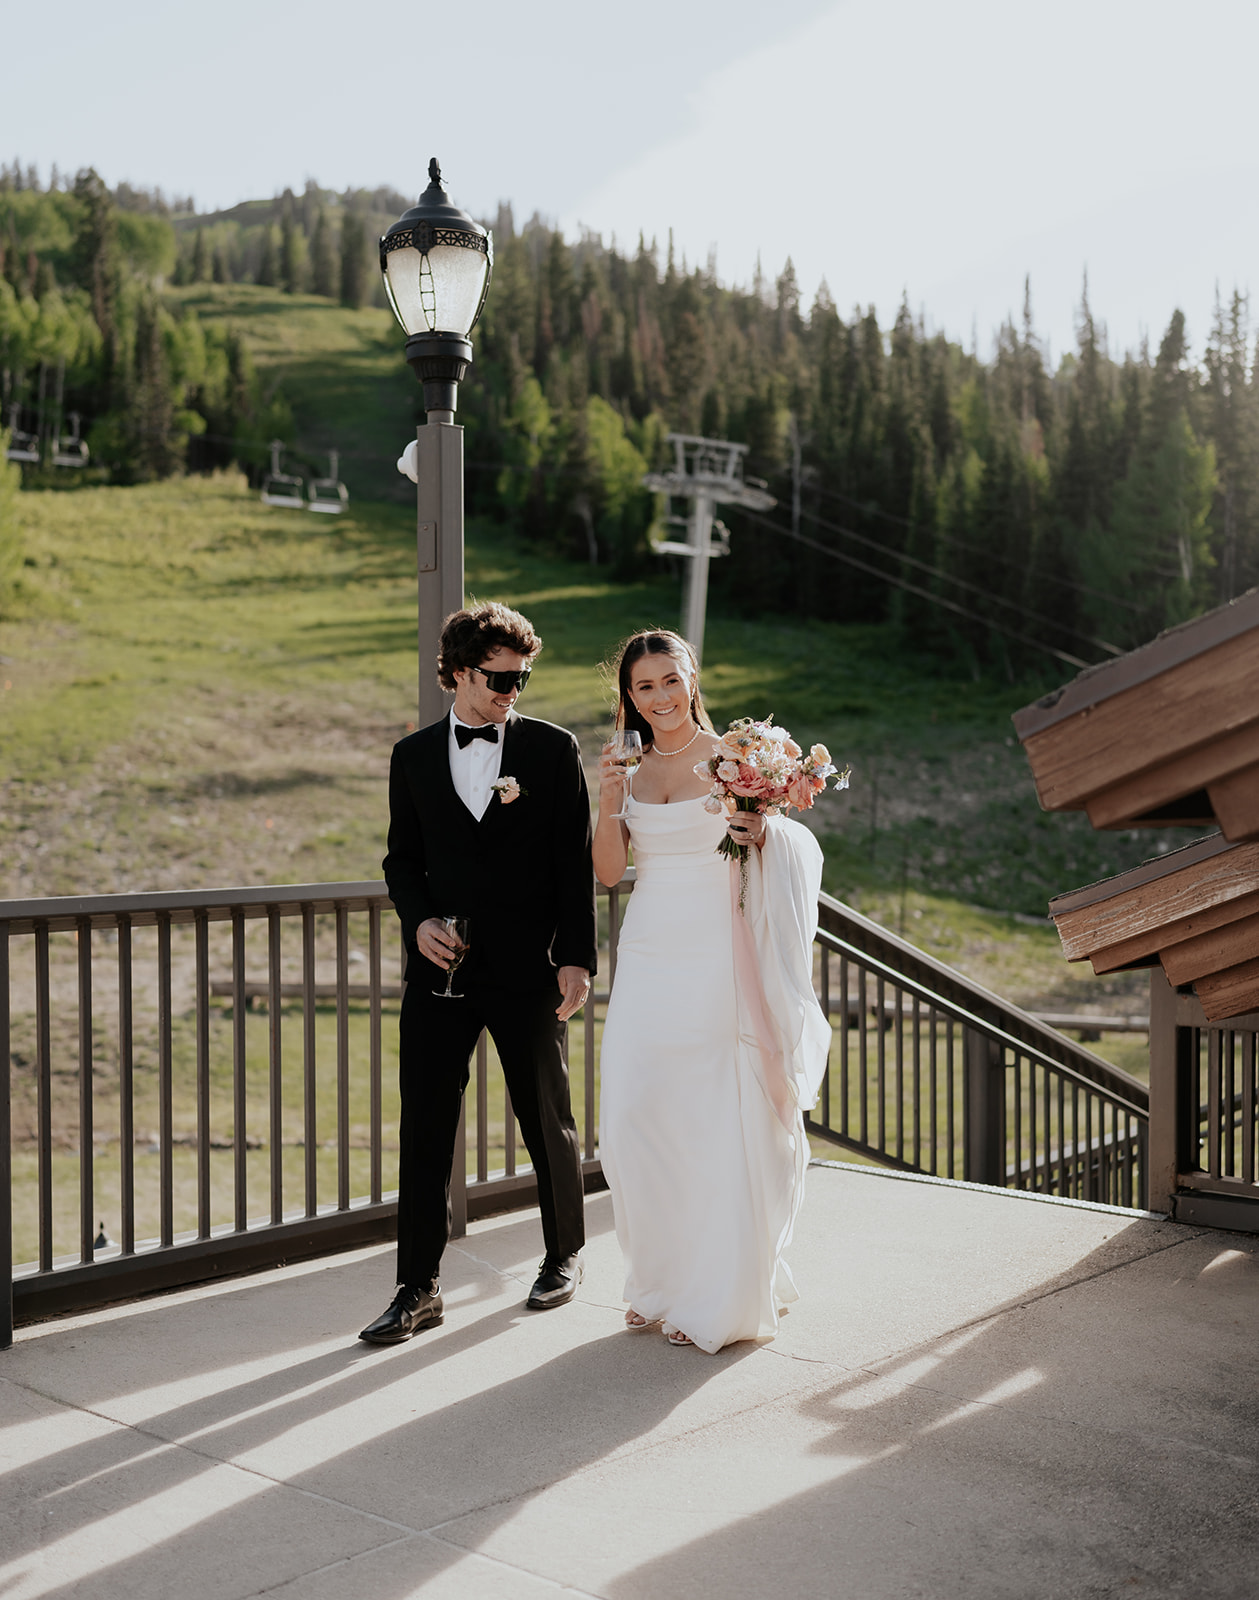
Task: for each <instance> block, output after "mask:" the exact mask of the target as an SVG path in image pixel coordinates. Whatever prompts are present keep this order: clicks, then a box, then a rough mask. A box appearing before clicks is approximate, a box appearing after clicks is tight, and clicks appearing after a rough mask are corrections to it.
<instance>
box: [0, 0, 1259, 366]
mask: <svg viewBox="0 0 1259 1600" xmlns="http://www.w3.org/2000/svg"><path fill="white" fill-rule="evenodd" d="M33 15H38V13H32V12H31V10H30V7H29V5H26V4H23V5H20V6H19V5H17V4H15V3H14V0H0V23H2V24H3V29H4V31H3V37H4V38H5V40H6V44H7V49H6V52H5V53H6V56H7V58H8V59H7V63H6V71H5V74H4V87H3V93H2V94H0V157H2V158H3V159H10V160H11V159H12V158H13V157H14V156H20V157H21V159H22V161H23V162H24V163H27V162H32V161H33V162H35V163H37V164H38V166H39V167H40V169H41V173H42V175H43V177H44V179H45V180H46V179H47V174H48V168H49V166H50V164H51V163H52V162H54V161H55V162H56V163H57V164H58V166H59V167H60V168H61V169H62V170H63V171H66V170H71V171H72V170H74V169H75V168H76V167H79V166H82V165H87V164H91V165H94V166H95V167H96V168H97V170H98V171H100V172H101V174H102V175H103V176H104V177H105V178H106V179H107V180H108V181H109V182H110V183H111V184H113V183H117V182H119V181H121V180H124V179H125V180H128V181H130V182H131V183H134V184H136V185H141V186H152V185H155V184H157V185H161V187H162V188H164V189H166V190H167V191H168V192H175V191H177V192H179V193H188V192H191V193H192V194H193V195H195V197H196V199H197V203H198V206H199V207H200V208H201V209H203V210H206V209H211V208H214V207H218V206H227V205H232V204H234V203H235V202H236V201H238V200H242V199H247V198H252V197H256V196H265V195H270V194H272V193H275V192H276V191H278V190H281V189H283V188H284V187H285V186H286V185H291V186H292V187H293V188H295V189H300V188H301V186H302V185H303V183H304V182H305V180H306V178H307V177H313V178H315V179H317V180H318V181H319V182H320V183H321V184H323V185H325V186H328V187H332V188H337V189H341V188H344V187H346V186H347V185H360V184H361V185H375V184H378V183H388V184H391V185H393V186H394V187H395V188H397V189H399V190H401V191H402V192H404V193H407V194H411V195H414V194H417V193H418V192H419V190H420V189H421V188H422V187H423V185H424V182H425V181H426V180H425V177H424V172H425V168H426V166H427V162H428V158H429V156H430V155H434V154H436V155H438V156H439V157H440V159H441V161H442V166H443V170H444V172H445V174H446V176H447V179H448V182H449V185H450V188H451V191H452V194H453V196H454V198H455V199H456V201H457V202H458V203H459V204H461V205H463V206H465V207H466V208H467V209H468V210H470V211H472V212H474V213H475V214H477V215H481V216H490V217H492V215H493V213H494V211H495V209H496V206H497V203H498V202H499V200H510V201H511V202H512V204H513V206H514V208H515V213H516V217H517V219H518V220H523V219H524V218H526V217H528V216H529V215H530V213H531V212H533V211H535V210H536V211H540V212H541V213H542V214H543V215H544V216H546V217H547V218H549V219H551V220H555V221H558V222H560V223H561V224H562V225H563V227H564V228H565V230H566V231H567V232H568V233H569V234H570V236H572V235H575V234H576V232H577V231H578V230H579V229H580V228H581V227H587V228H591V229H593V230H595V231H597V232H600V233H602V234H603V235H604V237H605V238H608V237H610V236H611V235H612V234H615V235H616V237H617V239H618V241H619V242H620V243H621V244H623V245H625V246H627V247H632V245H633V244H634V243H635V241H636V240H637V236H638V232H639V230H640V229H642V230H644V231H645V232H646V233H647V234H648V236H651V235H652V234H655V235H657V236H658V238H659V239H660V241H661V244H662V246H663V243H664V240H665V238H666V236H667V233H668V230H669V229H670V228H672V229H673V233H674V238H675V242H676V246H677V249H678V251H679V253H682V252H683V251H684V252H685V253H686V255H687V257H688V258H689V260H690V261H692V262H694V261H697V260H698V261H702V260H705V259H706V258H707V257H708V255H709V252H710V251H712V250H715V252H716V259H717V270H718V275H719V276H720V278H721V279H722V281H723V282H726V283H748V282H750V280H751V277H752V273H753V270H754V266H755V262H756V259H757V255H758V253H759V255H760V257H761V260H762V262H763V265H764V270H765V273H766V276H767V277H769V278H771V279H772V278H773V277H774V276H775V275H776V274H777V273H778V271H779V270H780V269H781V266H782V263H783V260H784V258H785V257H786V256H787V255H788V254H790V255H791V256H792V258H793V260H794V262H795V265H796V269H797V272H798V275H799V278H800V281H801V285H802V288H803V291H804V299H805V302H806V305H807V303H808V302H809V300H811V298H812V295H813V293H814V291H815V289H816V286H817V284H818V281H819V279H821V278H822V277H825V278H826V280H827V282H828V283H829V286H830V289H831V292H832V295H833V296H834V299H835V301H836V302H837V304H838V305H839V307H840V309H841V311H842V312H845V313H847V312H848V310H849V309H850V308H851V307H852V306H853V305H854V304H861V305H862V306H864V305H867V304H870V303H873V304H874V305H875V306H876V307H877V309H878V312H879V316H880V320H881V321H882V322H883V323H884V324H885V325H886V324H887V323H888V322H889V321H890V320H891V318H892V316H893V315H894V313H895V310H896V306H897V304H898V302H899V300H900V298H901V295H902V293H903V292H907V293H908V295H909V299H910V304H911V305H912V306H913V307H914V309H915V311H917V310H918V309H920V308H921V309H922V310H924V311H925V313H926V315H927V318H928V322H929V324H930V325H932V326H934V327H942V328H944V329H945V330H946V331H947V332H948V333H949V334H950V335H952V336H954V337H957V338H960V339H962V340H964V341H965V342H966V343H967V344H969V343H970V341H971V338H972V330H973V331H974V334H975V335H976V336H977V338H978V344H979V349H980V351H981V353H987V351H988V350H989V349H990V347H991V340H992V334H993V332H994V330H995V328H996V327H997V326H998V324H999V323H1000V322H1001V320H1002V319H1003V318H1004V317H1005V316H1006V315H1007V314H1009V313H1016V314H1017V312H1018V311H1019V309H1020V308H1021V305H1022V297H1023V278H1024V274H1025V273H1028V272H1030V274H1031V278H1032V296H1033V306H1034V311H1035V318H1036V323H1037V326H1038V328H1039V329H1040V331H1041V332H1042V334H1045V335H1047V336H1048V337H1049V339H1050V342H1051V347H1052V350H1053V353H1054V356H1055V357H1056V356H1057V355H1058V354H1059V353H1060V352H1061V351H1062V350H1063V348H1064V347H1066V346H1067V345H1069V344H1070V343H1071V342H1072V339H1073V333H1072V329H1073V314H1074V308H1075V306H1076V305H1077V304H1078V301H1079V295H1080V285H1081V281H1082V278H1083V274H1084V272H1085V270H1086V269H1087V271H1088V275H1089V283H1090V297H1091V300H1092V304H1093V308H1094V313H1095V315H1096V316H1097V317H1098V318H1099V319H1101V320H1103V321H1104V322H1105V323H1106V324H1107V325H1108V327H1109V330H1110V336H1111V342H1112V346H1114V347H1116V348H1119V349H1122V348H1125V347H1130V346H1134V345H1135V344H1136V343H1137V342H1138V341H1139V340H1140V338H1141V337H1142V335H1143V334H1146V333H1148V335H1149V337H1150V339H1151V342H1152V343H1157V340H1158V338H1159V336H1160V334H1161V333H1162V330H1163V328H1164V327H1165V326H1166V323H1167V320H1168V318H1169V316H1170V314H1171V312H1172V310H1173V309H1174V308H1175V307H1176V306H1180V307H1181V308H1182V309H1183V310H1184V311H1185V313H1186V315H1187V317H1188V320H1189V331H1190V336H1191V338H1192V340H1193V343H1194V348H1195V353H1200V351H1201V346H1202V342H1203V340H1204V338H1205V336H1206V333H1207V331H1208V327H1209V321H1210V314H1211V307H1212V302H1213V299H1214V293H1215V288H1216V285H1217V283H1218V284H1219V286H1220V289H1221V291H1222V293H1223V294H1225V295H1226V296H1227V295H1228V294H1229V293H1230V292H1231V290H1232V288H1233V287H1234V285H1237V286H1239V287H1241V288H1242V289H1243V290H1248V289H1249V287H1250V285H1251V282H1252V278H1254V277H1256V274H1255V271H1254V264H1255V263H1256V262H1257V261H1259V205H1256V194H1257V192H1259V183H1257V182H1256V179H1257V178H1259V154H1257V153H1256V151H1255V149H1254V134H1253V128H1254V123H1255V113H1254V111H1253V109H1252V97H1253V88H1252V82H1253V79H1254V77H1255V73H1256V70H1257V69H1259V6H1256V5H1255V4H1254V3H1253V0H1196V3H1195V4H1194V5H1192V6H1188V5H1185V4H1184V3H1183V0H1181V3H1172V0H1055V3H1054V4H1053V5H1046V4H1045V3H1044V0H1036V3H1035V4H1032V3H1028V0H953V4H951V5H941V4H940V0H780V3H779V4H778V5H777V6H774V7H771V6H768V5H766V4H764V3H763V0H762V3H759V4H753V3H752V0H720V3H710V0H634V3H633V4H626V5H621V6H612V5H606V4H600V3H598V0H535V3H534V4H532V5H521V4H519V0H515V3H508V0H480V3H479V4H477V5H462V6H458V5H456V6H446V7H441V8H438V7H436V6H433V5H431V4H424V3H420V4H417V5H414V6H412V7H410V8H397V7H391V8H381V7H366V6H364V7H350V6H346V5H345V4H344V0H340V3H337V4H333V3H332V0H306V3H305V4H303V5H301V6H300V7H299V6H296V5H291V4H280V3H277V0H249V3H245V0H219V3H218V4H216V5H215V6H214V7H213V8H212V9H210V10H208V11H207V10H206V9H205V8H193V7H191V6H181V5H172V4H171V3H170V0H113V3H112V4H110V5H107V6H106V5H102V4H100V0H91V3H86V0H60V3H59V5H58V7H57V9H56V13H55V15H56V25H55V27H53V26H44V25H42V24H41V25H38V26H36V27H35V28H34V30H33V31H32V29H31V27H30V21H31V18H32V16H33ZM24 38H25V39H29V40H30V43H29V44H28V45H18V44H17V42H16V41H17V40H19V39H24ZM19 51H20V52H21V56H20V57H19ZM491 292H492V290H491ZM1257 309H1259V308H1257Z"/></svg>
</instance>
